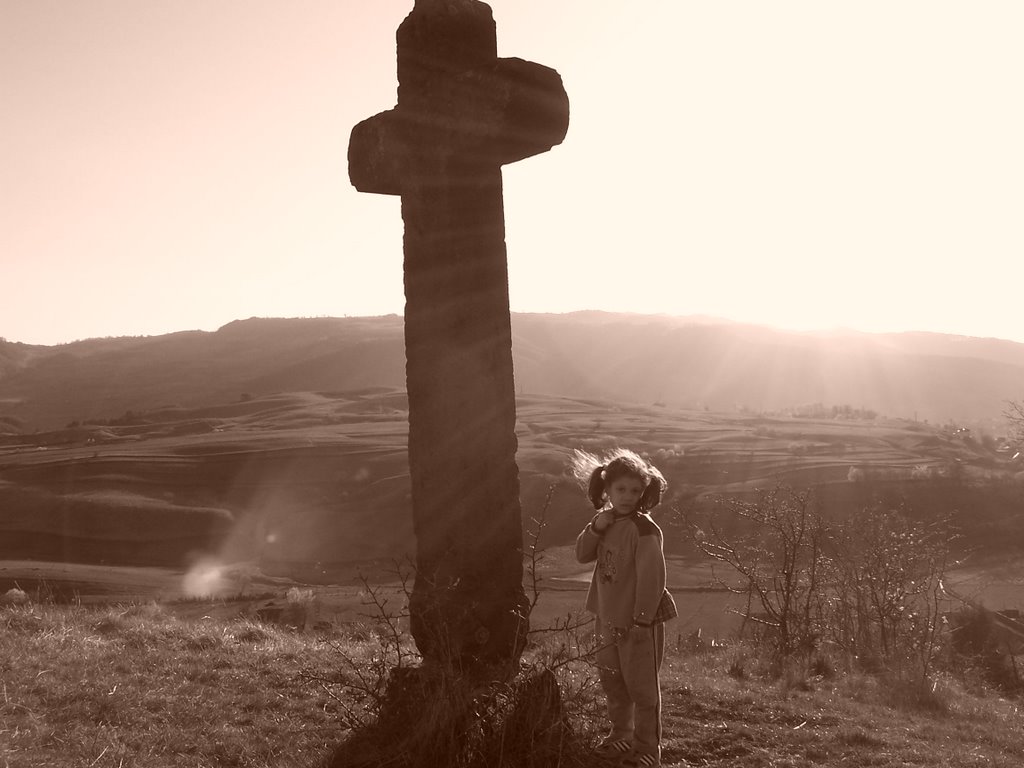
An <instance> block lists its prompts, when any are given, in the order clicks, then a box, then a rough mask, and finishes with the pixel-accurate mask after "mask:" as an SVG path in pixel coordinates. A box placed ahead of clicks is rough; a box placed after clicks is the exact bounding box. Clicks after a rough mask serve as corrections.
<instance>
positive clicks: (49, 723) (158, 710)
mask: <svg viewBox="0 0 1024 768" xmlns="http://www.w3.org/2000/svg"><path fill="white" fill-rule="evenodd" d="M188 607H189V608H190V610H188V611H184V612H182V615H178V613H176V612H175V607H174V606H167V607H161V606H158V605H156V604H154V603H148V604H137V605H129V606H105V607H101V606H96V607H91V608H90V607H83V606H58V605H40V604H36V605H24V606H8V607H5V608H0V674H2V685H0V766H3V768H47V767H50V766H53V767H56V766H60V767H61V768H123V767H124V766H145V767H146V768H163V767H164V766H182V767H184V766H189V767H190V768H196V767H203V768H205V767H207V766H210V767H211V768H212V767H213V766H252V767H263V766H267V767H269V766H275V768H290V767H292V766H294V767H296V768H298V767H299V766H303V767H308V768H313V767H314V766H318V765H320V764H321V763H322V761H323V760H324V759H325V758H326V757H327V756H328V755H329V754H330V752H331V750H332V747H333V746H334V745H336V744H337V743H339V742H340V741H341V740H342V739H344V738H345V736H346V731H345V728H344V718H343V714H344V713H345V712H346V711H347V710H348V709H349V708H350V707H353V706H354V707H357V705H356V704H355V703H354V701H352V700H347V699H346V694H345V692H344V691H343V690H342V689H340V688H332V689H328V690H325V688H324V687H323V686H322V685H320V684H319V683H318V682H317V680H316V679H315V678H317V677H320V678H324V677H330V676H332V675H334V674H335V673H336V672H337V671H338V670H339V669H340V668H343V667H345V666H346V663H343V657H344V658H347V659H349V660H354V661H355V663H357V664H364V665H365V666H366V667H367V668H368V667H369V659H370V658H371V656H373V655H374V654H377V653H379V651H380V648H381V646H380V644H379V642H378V641H377V640H376V639H375V635H374V633H373V632H372V631H371V628H370V627H369V625H366V624H348V625H342V624H332V625H330V626H329V627H321V628H320V629H319V630H318V631H316V632H299V631H296V630H294V629H287V628H284V627H281V626H276V625H270V624H264V623H259V622H254V621H251V620H245V619H220V618H214V617H213V615H212V614H215V611H214V610H212V609H213V608H216V605H215V604H213V603H210V604H204V603H200V602H193V603H190V604H188ZM207 608H209V609H211V610H209V611H205V610H204V609H207ZM185 614H188V616H187V617H184V616H185ZM559 642H560V641H559V638H558V637H554V638H548V639H547V640H545V641H544V643H545V645H544V646H543V647H535V648H532V649H531V650H530V651H529V652H528V658H535V657H536V658H542V657H544V655H545V654H546V653H547V652H548V650H549V649H550V648H551V647H554V646H557V645H558V643H559ZM819 671H822V670H819ZM823 671H825V672H828V670H823ZM760 672H761V665H760V664H759V663H758V662H757V660H756V658H755V657H754V656H752V655H751V654H750V653H749V652H748V651H747V650H746V649H744V648H743V647H742V646H739V645H731V646H727V647H725V648H722V649H719V650H717V651H715V652H710V651H703V652H694V651H692V650H691V649H689V648H685V647H683V646H680V645H676V644H673V645H672V647H670V649H669V654H668V658H667V660H666V664H665V668H664V674H663V686H662V687H663V694H664V702H665V704H664V724H665V737H664V764H665V765H667V766H722V767H724V766H730V767H738V768H766V767H767V766H789V767H792V768H811V767H812V766H839V765H851V766H879V767H880V768H890V767H891V768H896V767H897V766H901V767H902V766H958V767H959V766H978V767H979V768H980V767H981V766H986V767H994V768H1011V766H1013V767H1016V766H1019V765H1021V763H1022V761H1024V719H1022V718H1021V712H1020V709H1019V706H1020V705H1019V703H1018V702H1015V701H1010V700H1006V699H1003V698H1000V697H998V696H996V695H994V694H992V693H990V692H987V691H986V690H984V689H983V688H981V687H980V686H978V685H976V684H974V683H973V682H972V681H971V680H969V679H967V678H965V677H956V678H954V677H947V676H939V677H938V678H936V680H935V681H934V687H933V688H929V689H927V690H926V691H924V692H923V693H922V692H921V691H919V690H917V689H912V688H911V687H909V686H908V685H907V684H905V683H901V682H899V681H894V680H887V679H884V678H877V677H865V676H863V675H858V674H838V673H837V674H834V675H832V674H825V675H824V676H813V675H810V674H808V673H802V672H798V671H796V670H794V671H793V672H791V673H790V674H786V675H783V676H782V677H781V678H778V677H765V676H762V675H761V674H760ZM560 674H562V682H563V686H564V687H565V688H566V689H572V690H573V691H575V692H577V693H579V694H580V696H581V697H583V699H585V700H580V698H579V697H578V698H577V700H576V701H575V702H574V705H573V710H572V711H573V717H574V721H573V725H574V727H575V728H576V729H577V732H578V733H581V734H583V735H584V736H585V737H587V738H591V739H592V738H594V737H596V734H597V730H598V729H599V728H600V722H599V717H596V713H597V712H598V711H599V707H600V697H599V696H598V694H597V691H596V689H595V688H594V687H592V686H590V687H588V686H587V685H586V681H587V680H588V679H589V680H592V678H593V670H592V669H591V668H590V667H589V666H588V665H587V664H586V663H585V662H583V661H578V662H574V663H572V664H569V665H566V666H564V667H562V668H561V669H560ZM581 681H582V682H581ZM581 691H582V693H580V692H581Z"/></svg>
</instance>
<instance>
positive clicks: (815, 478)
mask: <svg viewBox="0 0 1024 768" xmlns="http://www.w3.org/2000/svg"><path fill="white" fill-rule="evenodd" d="M406 435H407V401H406V397H405V394H404V392H403V391H402V390H398V389H390V388H385V387H377V388H368V389H363V390H352V391H347V392H289V393H283V394H277V395H268V396H265V397H252V396H249V395H246V396H245V397H240V398H239V399H236V400H235V401H234V402H230V403H224V404H221V405H215V406H213V405H211V406H205V407H201V408H192V409H186V408H180V407H167V408H162V409H157V410H154V411H148V412H146V411H139V412H136V413H133V414H131V416H130V417H122V418H118V419H114V420H112V421H109V422H106V423H102V424H95V423H94V424H84V425H83V424H79V425H76V426H74V427H72V428H67V429H61V430H55V431H52V432H40V433H36V434H33V435H12V436H8V437H6V438H4V439H3V441H2V442H0V560H3V559H7V560H17V559H24V558H32V559H36V560H53V561H58V562H81V563H109V564H118V565H148V566H164V567H176V568H177V567H186V566H188V565H189V564H193V563H197V562H199V561H201V560H203V559H204V558H210V557H215V558H217V560H218V561H221V562H224V561H228V562H240V561H254V560H255V561H259V562H260V563H262V564H263V565H264V566H266V567H267V568H269V569H270V570H275V569H276V571H277V572H282V573H287V574H288V575H292V576H299V577H301V578H304V579H306V580H317V579H320V578H323V576H322V574H323V573H325V572H327V571H328V570H329V569H330V568H332V567H335V566H337V565H339V564H342V563H353V562H360V561H363V562H366V561H370V560H374V559H384V560H387V559H391V558H403V557H405V556H407V555H409V554H411V553H412V552H413V551H414V541H413V532H412V524H411V513H410V511H409V476H408V466H407V459H406ZM518 439H519V451H518V456H517V458H518V463H519V467H520V482H521V489H522V499H523V513H524V525H525V527H526V528H527V529H530V528H532V527H534V524H533V523H532V522H531V521H532V520H533V519H534V518H538V517H540V516H541V515H543V516H544V517H545V522H546V527H545V528H544V531H543V537H542V542H541V543H542V544H543V545H545V546H547V545H553V544H566V543H568V542H571V541H572V540H573V538H574V537H575V534H576V533H577V532H578V530H579V528H580V527H581V526H582V524H583V523H584V522H585V521H586V519H587V518H588V517H589V513H588V512H587V511H586V507H585V504H583V503H582V494H581V493H580V490H579V489H578V488H577V487H576V486H575V485H574V483H573V481H571V480H570V479H569V477H568V476H567V474H566V466H567V457H568V455H569V453H570V452H571V451H572V449H574V448H583V449H587V450H594V451H600V450H603V449H607V448H610V447H613V446H615V445H620V444H621V445H629V446H632V447H635V448H636V449H638V450H641V451H644V452H647V453H649V454H650V455H651V456H652V457H653V458H654V460H655V461H656V462H657V464H658V465H659V467H660V468H661V469H662V471H663V472H664V473H665V475H666V477H667V478H668V481H669V485H670V492H669V494H668V497H667V498H666V500H665V505H664V507H663V509H664V510H668V512H666V513H665V514H668V515H671V510H672V509H684V508H689V507H693V506H694V505H699V504H701V503H702V500H704V499H705V497H706V496H707V495H708V494H710V493H728V494H744V493H751V492H752V491H753V490H754V489H755V488H758V487H766V486H771V485H773V484H776V483H779V482H785V483H789V484H792V485H795V486H815V487H816V488H818V492H819V494H820V495H821V497H822V498H823V499H825V500H827V501H828V503H829V504H830V505H831V506H832V507H834V508H836V509H855V508H856V507H857V506H858V505H863V504H866V503H869V502H870V498H871V497H872V496H873V495H877V494H878V493H880V492H882V491H886V492H889V493H893V494H899V495H901V497H907V496H908V495H914V494H916V498H917V499H919V500H920V501H921V502H922V504H923V505H924V506H927V507H928V509H929V512H930V513H934V514H939V513H940V512H943V511H945V512H951V511H953V510H954V509H969V510H970V513H971V515H972V535H973V536H974V537H975V539H976V540H980V539H981V538H984V537H986V536H990V537H993V538H995V539H997V540H998V539H1000V538H1001V537H1003V538H1005V537H1006V536H1007V534H1010V533H1012V532H1013V531H1015V530H1016V528H1014V529H1013V531H1011V530H1009V529H1006V528H1005V527H1003V528H1001V527H1000V526H1004V525H1005V523H1006V519H1005V518H1006V516H1007V515H1008V514H1009V511H1012V510H1014V509H1019V507H1020V499H1019V497H1020V495H1021V491H1020V488H1021V485H1020V483H1017V482H1016V480H1015V479H1014V478H1015V475H1016V472H1017V470H1018V469H1019V467H1018V466H1017V465H1016V464H1015V463H1014V462H1013V461H1012V460H1011V459H1009V457H1008V456H1007V455H1006V454H1001V453H999V452H997V451H995V450H993V449H992V447H991V446H989V447H986V446H985V445H983V444H982V443H979V442H978V441H975V440H973V439H971V438H970V437H969V436H967V435H965V433H963V432H958V431H953V430H941V429H938V428H935V427H931V426H928V425H924V424H920V423H915V422H912V421H906V420H883V419H873V420H843V419H835V418H829V419H820V418H819V419H812V418H794V417H774V418H769V417H762V416H755V415H750V414H739V413H733V414H716V413H711V412H705V411H703V410H700V411H694V410H686V409H677V408H672V407H669V406H660V405H624V404H619V403H613V402H609V401H603V400H585V399H571V398H560V397H550V396H545V397H541V396H528V395H524V396H522V397H520V398H519V401H518ZM975 479H979V480H985V484H984V487H986V488H989V487H991V488H995V489H1002V490H1001V491H1000V492H1001V493H1003V494H1004V496H998V495H997V496H993V495H992V493H990V492H989V491H986V493H987V494H988V495H987V496H985V497H984V498H982V497H981V496H979V495H978V491H977V488H978V487H979V484H978V483H975V482H973V480H975ZM549 494H550V499H549V501H548V503H547V508H546V509H545V499H547V498H548V495H549ZM1007 504H1010V506H1009V507H1007ZM1008 510H1009V511H1008ZM1011 527H1012V526H1011ZM1018 527H1019V526H1018ZM687 546H688V543H687V539H686V538H685V537H682V536H679V535H678V534H676V533H672V532H670V534H669V537H668V540H667V541H666V547H667V549H668V550H669V551H670V552H677V553H678V552H684V551H685V550H686V547H687Z"/></svg>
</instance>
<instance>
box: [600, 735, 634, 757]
mask: <svg viewBox="0 0 1024 768" xmlns="http://www.w3.org/2000/svg"><path fill="white" fill-rule="evenodd" d="M632 746H633V745H632V744H631V743H630V741H629V739H616V738H614V737H612V736H609V737H608V738H607V739H605V740H604V741H602V742H601V743H600V744H598V745H597V749H595V750H594V751H595V752H596V753H597V754H598V756H599V757H604V758H608V759H611V760H618V759H619V758H620V757H622V756H623V755H625V754H627V753H628V752H629V750H630V749H632Z"/></svg>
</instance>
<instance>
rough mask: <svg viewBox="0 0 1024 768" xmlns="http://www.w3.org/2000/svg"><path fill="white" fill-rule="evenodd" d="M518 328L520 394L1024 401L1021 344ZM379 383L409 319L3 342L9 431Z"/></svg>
mask: <svg viewBox="0 0 1024 768" xmlns="http://www.w3.org/2000/svg"><path fill="white" fill-rule="evenodd" d="M512 330H513V356H514V360H515V370H516V386H517V391H518V392H519V393H520V394H521V395H547V396H561V397H570V398H596V399H602V400H611V401H614V402H620V403H636V404H646V405H650V404H653V403H662V404H665V405H669V406H673V407H681V408H691V409H707V410H709V411H715V412H724V413H734V412H736V411H737V410H744V411H746V412H751V413H769V412H770V413H784V412H792V411H794V410H797V409H802V408H804V409H805V408H808V407H811V406H814V405H815V404H819V405H821V404H823V405H824V406H825V407H826V408H830V407H832V406H843V405H846V406H849V407H853V408H856V409H860V410H866V411H874V412H876V413H878V414H879V415H881V416H886V417H892V418H897V417H898V418H907V419H915V420H919V421H926V420H927V421H930V422H932V423H947V422H950V421H952V422H957V423H960V424H967V423H970V425H972V426H976V427H977V426H985V427H987V428H989V429H990V431H995V432H997V433H998V429H1000V428H1001V425H1002V419H1001V415H1002V412H1003V410H1004V408H1005V403H1006V401H1007V400H1010V399H1018V398H1019V397H1020V396H1021V392H1022V390H1024V345H1022V344H1017V343H1013V342H1009V341H1001V340H998V339H978V338H967V337H960V336H949V335H942V334H926V333H907V334H864V333H854V332H843V331H834V332H828V333H796V332H788V331H781V330H775V329H769V328H764V327H759V326H752V325H740V324H735V323H728V322H725V321H711V320H707V319H695V318H685V317H670V316H649V315H623V314H610V313H601V312H578V313H572V314H567V315H546V314H516V315H513V318H512ZM609 349H614V350H616V354H615V356H614V357H612V356H609V355H608V350H609ZM369 386H384V387H392V388H402V387H404V386H405V356H404V339H403V320H402V318H401V317H397V316H386V317H357V318H315V319H289V320H282V319H258V318H253V319H250V320H242V321H236V322H233V323H229V324H228V325H226V326H224V327H223V328H221V329H220V330H218V331H216V332H215V333H208V332H203V331H184V332H181V333H174V334H167V335H164V336H154V337H126V338H109V339H89V340H85V341H78V342H74V343H72V344H64V345H60V346H55V347H41V346H31V345H26V344H18V343H13V342H3V341H0V434H3V433H4V432H5V431H7V432H12V433H19V432H20V433H25V432H29V433H31V432H34V431H37V430H52V429H57V428H61V427H63V426H65V425H66V424H68V423H70V422H73V421H78V422H86V421H91V420H95V419H110V418H114V417H119V416H121V415H122V414H124V413H126V412H128V411H133V412H137V411H152V410H154V409H157V408H162V407H164V406H168V405H173V406H177V407H183V408H197V407H205V406H211V405H218V404H221V403H224V402H230V401H232V400H235V399H237V398H238V397H239V396H240V395H241V394H242V393H247V394H249V395H252V396H257V397H260V396H265V395H270V394H274V393H279V392H317V391H350V390H356V389H362V388H365V387H369Z"/></svg>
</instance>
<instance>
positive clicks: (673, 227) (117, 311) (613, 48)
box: [0, 0, 1024, 345]
mask: <svg viewBox="0 0 1024 768" xmlns="http://www.w3.org/2000/svg"><path fill="white" fill-rule="evenodd" d="M412 5H413V2H412V0H0V114H2V115H3V118H2V120H0V336H2V337H4V338H6V339H7V340H9V341H20V342H25V343H31V344H46V345H52V344H60V343H65V342H69V341H73V340H76V339H84V338H92V337H102V336H148V335H157V334H164V333H171V332H176V331H184V330H196V329H201V330H209V331H212V330H216V329H217V328H218V327H220V326H222V325H224V324H226V323H228V322H231V321H232V320H236V319H242V318H248V317H254V316H255V317H317V316H330V317H341V316H346V315H349V316H360V315H381V314H390V313H397V314H401V313H402V311H403V305H404V297H403V293H402V222H401V214H400V201H399V199H398V198H397V197H389V196H382V195H371V194H362V193H358V192H356V191H355V189H354V188H352V186H351V185H350V183H349V181H348V173H347V159H346V153H347V148H348V137H349V133H350V131H351V129H352V126H353V125H355V124H356V123H357V122H359V121H360V120H363V119H364V118H367V117H369V116H371V115H373V114H375V113H378V112H381V111H384V110H387V109H390V108H392V107H393V106H394V105H395V101H396V88H397V78H396V71H395V30H396V28H397V26H398V24H399V23H400V22H401V21H402V19H403V18H404V17H405V16H406V14H407V13H408V12H409V11H410V10H411V9H412ZM490 5H491V8H492V9H493V13H494V18H495V20H496V22H497V32H498V53H499V55H500V56H509V57H519V58H523V59H528V60H531V61H535V62H538V63H540V64H544V65H546V66H549V67H553V68H554V69H556V70H558V72H559V73H560V74H561V76H562V79H563V82H564V84H565V88H566V90H567V92H568V94H569V100H570V109H571V117H570V125H569V131H568V135H567V136H566V139H565V141H564V142H563V144H561V145H560V146H557V147H555V148H554V149H552V150H551V151H550V152H548V153H546V154H542V155H538V156H536V157H533V158H529V159H527V160H524V161H521V162H519V163H516V164H513V165H508V166H506V167H505V168H504V171H503V174H504V187H505V222H506V240H507V244H508V259H509V295H510V303H511V308H512V310H513V311H514V312H570V311H575V310H581V309H598V310H606V311H614V312H638V313H658V314H661V313H665V314H672V315H711V316H715V317H722V318H727V319H730V320H736V321H740V322H753V323H763V324H767V325H774V326H778V327H783V328H791V329H798V330H812V329H832V328H852V329H857V330H862V331H868V332H878V331H906V330H924V331H936V332H942V333H953V334H962V335H968V336H991V337H997V338H1004V339H1011V340H1014V341H1018V342H1024V313H1021V312H1020V311H1019V305H1020V294H1021V284H1020V282H1019V279H1020V278H1021V276H1022V275H1024V267H1022V257H1024V141H1022V140H1021V138H1020V137H1021V136H1024V99H1022V98H1021V94H1022V93H1024V46H1022V45H1021V44H1020V40H1021V39H1022V36H1024V3H1021V2H1020V0H985V1H984V2H968V1H967V0H963V1H961V2H950V1H948V0H857V1H856V2H852V0H847V1H846V2H839V0H803V1H801V2H797V1H794V0H770V1H767V2H766V0H702V1H701V2H694V1H691V0H651V1H649V2H643V3H625V2H604V1H603V0H557V1H556V0H492V2H491V3H490Z"/></svg>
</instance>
